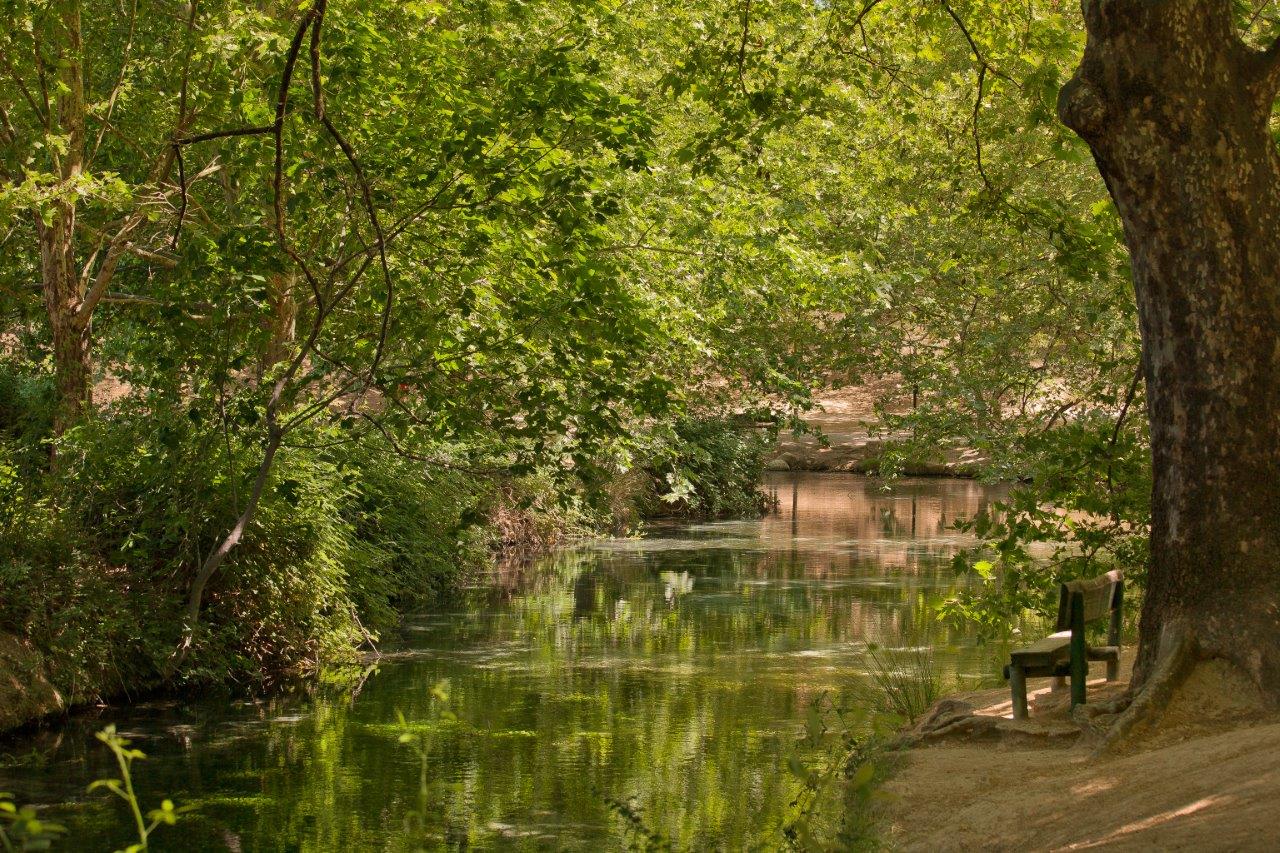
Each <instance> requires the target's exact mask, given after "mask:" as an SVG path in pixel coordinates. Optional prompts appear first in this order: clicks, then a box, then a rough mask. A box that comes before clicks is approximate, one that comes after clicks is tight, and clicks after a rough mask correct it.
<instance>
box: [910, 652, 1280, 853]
mask: <svg viewBox="0 0 1280 853" xmlns="http://www.w3.org/2000/svg"><path fill="white" fill-rule="evenodd" d="M1122 671H1127V667H1126V669H1125V670H1122ZM1032 686H1033V687H1037V688H1039V689H1038V690H1037V693H1038V694H1039V695H1038V698H1039V700H1040V705H1041V707H1039V708H1036V709H1035V710H1033V712H1032V720H1031V722H1030V723H1029V724H1015V723H1013V721H1012V720H1009V721H1007V722H1006V721H1005V720H1003V719H1001V720H999V721H998V725H997V728H998V729H999V730H1000V733H997V732H996V731H994V730H993V729H988V730H986V732H985V734H984V735H983V737H981V738H966V739H965V740H964V741H963V742H957V741H954V740H948V739H944V740H942V741H940V742H938V743H935V744H933V745H926V746H919V747H916V748H914V749H912V750H909V751H908V752H907V753H906V756H905V758H904V760H903V764H902V765H901V767H900V768H899V769H898V771H897V772H896V773H895V774H894V775H893V776H892V778H890V780H889V781H888V782H887V783H886V785H885V792H886V793H887V794H888V795H889V796H888V798H887V799H886V806H885V811H886V813H885V819H886V829H887V833H886V834H887V836H888V840H889V843H890V845H891V847H893V848H896V849H903V850H929V851H946V850H1080V849H1104V850H1195V851H1201V850H1210V851H1216V850H1280V718H1277V717H1276V716H1275V715H1265V714H1263V713H1261V712H1260V711H1259V710H1258V706H1257V705H1256V704H1255V702H1254V701H1253V700H1252V699H1251V698H1250V697H1248V696H1246V695H1244V692H1242V689H1241V686H1240V685H1239V684H1238V683H1236V682H1234V681H1233V680H1232V676H1231V674H1230V673H1229V672H1220V671H1217V670H1215V669H1214V668H1213V665H1211V664H1210V665H1205V664H1202V665H1201V667H1200V668H1199V669H1197V671H1196V673H1195V674H1193V676H1192V677H1191V678H1190V679H1188V681H1187V683H1186V684H1185V685H1184V687H1183V688H1182V689H1180V690H1179V691H1178V693H1177V694H1176V695H1175V698H1174V701H1173V703H1172V704H1171V706H1170V709H1169V711H1168V712H1167V713H1166V714H1165V715H1164V716H1163V717H1162V718H1161V721H1160V723H1159V724H1158V725H1157V726H1156V727H1155V728H1154V729H1152V730H1150V731H1148V732H1147V733H1146V734H1145V735H1143V737H1142V739H1141V740H1139V741H1136V742H1135V743H1133V744H1132V745H1131V746H1130V748H1129V749H1128V750H1127V751H1126V753H1125V754H1122V755H1119V756H1117V757H1105V758H1091V757H1090V745H1089V744H1086V743H1084V742H1083V739H1082V738H1071V739H1067V738H1062V737H1034V736H1033V737H1028V736H1026V735H1025V734H1023V735H1021V736H1018V737H1011V736H1010V734H1011V733H1015V732H1019V731H1024V732H1025V731H1031V732H1041V733H1043V732H1057V733H1058V734H1061V733H1063V732H1065V731H1066V730H1067V729H1069V728H1070V726H1071V725H1073V724H1071V722H1070V720H1069V718H1068V717H1067V715H1066V712H1065V709H1064V706H1063V705H1062V702H1061V701H1060V699H1061V691H1059V692H1057V693H1050V691H1049V689H1048V682H1047V681H1045V682H1042V683H1039V684H1036V683H1033V685H1032ZM1120 687H1121V684H1120V683H1117V684H1116V685H1107V686H1105V687H1104V686H1101V685H1097V686H1091V688H1090V689H1091V699H1093V696H1094V695H1095V694H1096V695H1099V698H1103V697H1104V696H1105V695H1106V694H1111V693H1114V692H1117V691H1118V690H1119V688H1120ZM1247 689H1248V688H1243V690H1244V691H1247ZM964 698H966V699H967V700H968V702H969V703H971V704H974V703H975V700H977V702H978V703H979V704H980V702H981V700H983V699H988V700H990V704H989V705H986V706H982V707H976V713H977V714H979V715H983V714H986V715H991V716H996V717H1004V716H1005V715H1006V714H1008V708H1009V703H1008V700H1007V698H1006V697H1005V696H1004V695H1003V693H1002V692H1000V691H993V692H990V693H987V694H971V695H970V696H968V697H964ZM1046 706H1047V707H1046ZM1077 729H1078V727H1077Z"/></svg>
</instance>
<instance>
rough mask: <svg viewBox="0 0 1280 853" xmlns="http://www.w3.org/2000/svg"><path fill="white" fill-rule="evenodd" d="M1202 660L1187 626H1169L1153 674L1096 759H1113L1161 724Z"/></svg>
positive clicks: (1098, 750)
mask: <svg viewBox="0 0 1280 853" xmlns="http://www.w3.org/2000/svg"><path fill="white" fill-rule="evenodd" d="M1199 659H1200V649H1199V644H1198V643H1196V641H1195V638H1194V637H1193V636H1192V634H1191V632H1190V631H1188V630H1187V628H1186V626H1185V625H1184V624H1183V623H1182V622H1180V621H1179V622H1172V623H1170V624H1168V625H1166V626H1165V628H1164V630H1163V631H1161V632H1160V649H1159V651H1158V652H1157V655H1156V664H1155V668H1154V670H1153V671H1152V673H1151V675H1150V676H1149V677H1148V678H1147V680H1146V683H1145V684H1143V685H1142V687H1141V689H1139V690H1138V692H1137V693H1135V694H1134V696H1133V701H1131V702H1130V703H1129V707H1128V708H1126V709H1125V710H1124V712H1123V713H1121V714H1120V716H1119V717H1118V718H1117V719H1116V721H1115V723H1114V724H1113V725H1112V726H1111V728H1110V730H1109V731H1108V732H1107V733H1106V735H1105V736H1104V737H1103V739H1102V743H1100V744H1099V745H1098V747H1097V748H1096V749H1095V750H1094V752H1093V755H1094V757H1095V758H1097V757H1101V756H1105V755H1114V754H1115V753H1116V752H1118V751H1119V749H1120V747H1121V746H1122V745H1123V744H1125V743H1128V742H1129V741H1130V740H1131V738H1132V737H1133V736H1134V735H1136V734H1138V733H1139V732H1141V731H1143V730H1144V729H1148V728H1150V727H1151V726H1153V725H1155V724H1156V723H1157V722H1159V720H1160V716H1161V715H1162V714H1163V713H1164V710H1165V708H1167V707H1168V705H1169V701H1170V699H1172V697H1173V692H1174V691H1175V690H1177V688H1178V685H1180V684H1181V683H1182V682H1183V681H1184V680H1185V679H1186V677H1187V675H1188V674H1190V672H1191V670H1192V669H1193V668H1194V667H1195V665H1196V663H1197V662H1198V661H1199Z"/></svg>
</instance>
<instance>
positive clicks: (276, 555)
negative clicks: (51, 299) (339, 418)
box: [0, 370, 763, 729]
mask: <svg viewBox="0 0 1280 853" xmlns="http://www.w3.org/2000/svg"><path fill="white" fill-rule="evenodd" d="M0 384H3V385H4V386H5V387H4V388H0V391H3V392H4V393H3V394H0V400H3V401H4V402H3V403H0V527H2V528H3V531H4V534H3V536H0V664H3V670H4V673H5V675H4V677H3V678H2V679H0V729H4V728H9V727H12V726H14V725H19V724H22V723H24V722H27V721H29V720H31V719H34V718H37V717H39V716H42V715H44V714H47V713H50V712H54V711H58V710H61V709H65V708H66V707H69V706H71V705H74V704H79V703H83V702H87V701H93V700H96V699H99V698H102V697H109V696H116V695H122V694H126V693H132V692H135V691H136V690H138V689H144V688H148V687H152V686H156V685H159V684H160V683H161V682H162V681H164V680H165V678H164V674H165V673H166V672H167V671H168V670H169V669H172V668H173V666H172V661H173V660H174V657H173V656H174V652H175V649H176V648H177V645H178V643H179V641H180V639H181V638H182V636H183V627H184V626H183V615H182V614H183V612H184V605H185V600H186V595H187V592H188V589H189V586H190V583H191V578H192V576H193V574H194V571H195V567H196V566H198V565H199V564H200V562H201V560H202V558H203V557H204V556H205V555H207V554H208V553H209V551H210V549H212V548H214V547H216V545H217V542H218V541H219V537H220V536H221V535H223V534H224V533H225V530H226V527H227V524H228V519H234V518H235V517H236V515H237V514H238V512H239V508H240V507H241V506H242V502H243V501H244V499H245V494H244V493H245V491H246V488H247V485H246V481H245V479H244V478H243V477H237V476H233V475H231V474H230V473H229V471H228V465H227V460H228V459H245V460H252V459H253V458H254V453H255V452H256V450H257V449H256V448H255V447H253V446H248V445H245V446H239V445H237V443H236V442H237V439H236V437H235V435H234V434H233V433H229V432H227V431H224V430H222V429H219V428H218V425H217V420H216V418H214V417H213V416H212V415H213V413H210V412H201V411H198V410H195V409H190V408H184V406H183V404H182V403H181V402H180V401H173V400H163V399H141V398H134V397H126V398H124V399H122V400H120V401H117V402H116V403H114V404H113V405H111V406H110V407H108V408H107V409H105V410H104V411H102V412H101V413H99V415H98V416H96V417H94V418H91V419H87V420H85V421H84V422H83V423H81V424H80V425H78V426H77V427H75V428H74V429H72V430H70V431H68V432H67V433H66V434H65V435H64V436H62V437H61V438H60V439H59V440H58V441H57V443H56V454H55V456H54V461H52V462H51V461H50V444H49V435H50V419H49V417H48V406H47V403H48V400H49V394H48V393H47V392H48V390H49V389H48V388H47V384H44V383H42V381H41V377H39V376H38V375H33V376H24V375H21V374H20V373H18V372H15V371H13V370H10V371H8V373H6V374H3V375H0ZM647 447H648V449H647V451H646V453H647V455H648V459H647V460H646V461H645V463H644V464H643V465H636V466H634V467H633V468H630V469H628V470H623V469H621V468H620V467H618V466H616V465H615V466H613V467H609V466H599V467H598V468H596V467H593V468H592V469H591V470H590V472H588V471H587V470H586V469H585V468H584V469H583V470H580V471H577V472H574V471H570V472H568V473H566V472H563V471H560V472H550V471H534V472H532V473H523V474H519V475H516V474H513V473H511V472H510V471H509V470H503V469H501V468H500V467H499V466H497V465H496V464H495V465H491V466H487V467H481V466H478V465H477V463H476V462H475V456H474V454H469V455H467V456H466V457H465V461H462V460H463V459H464V457H463V455H462V454H460V453H457V454H454V455H453V456H451V455H450V454H449V453H448V452H446V451H445V450H441V452H440V453H438V454H436V455H433V456H432V457H431V461H423V459H422V458H421V457H419V458H408V456H406V455H403V454H400V453H397V452H394V451H393V450H392V449H391V448H389V447H388V446H386V445H385V444H383V443H381V442H379V441H378V440H377V436H376V435H375V436H372V437H371V436H364V437H363V439H362V440H353V439H352V438H351V437H349V436H347V435H344V434H343V433H342V431H341V430H339V429H335V428H327V429H323V430H320V429H317V430H312V431H309V432H308V431H304V430H300V431H298V432H297V433H295V434H294V435H293V436H291V440H290V442H289V445H288V446H287V447H285V448H284V449H283V450H282V451H281V457H280V458H279V460H278V462H277V464H276V466H275V467H274V470H273V472H272V476H271V481H270V482H269V483H268V485H267V488H266V489H265V490H264V493H263V497H262V500H261V505H260V507H259V509H258V512H257V514H256V517H255V520H254V522H253V524H252V525H251V526H250V527H249V529H248V530H247V531H246V534H245V538H244V540H243V541H242V542H241V544H240V546H239V547H238V548H236V550H235V551H234V552H233V554H232V556H231V558H230V559H228V561H227V563H226V564H225V565H224V566H223V567H222V569H221V570H220V572H219V573H218V574H217V575H216V576H215V578H214V579H213V580H212V581H211V582H210V585H209V587H208V589H207V591H206V594H205V596H204V603H203V608H202V615H201V622H200V628H199V630H198V631H197V633H196V635H195V641H194V643H193V645H192V647H191V648H190V650H189V652H188V653H187V654H186V655H185V656H183V657H182V658H181V662H180V664H179V665H178V666H177V668H176V670H175V671H174V672H172V673H170V678H169V679H168V681H169V682H170V683H171V684H172V685H173V686H175V687H181V688H187V689H191V688H198V687H201V686H207V685H213V684H220V683H234V684H237V685H242V686H245V687H248V688H251V689H261V688H264V687H267V686H270V685H271V684H273V683H275V682H278V681H280V680H282V679H286V678H290V677H296V676H298V675H302V674H306V673H310V672H313V671H315V670H317V669H318V668H319V667H321V666H324V665H328V664H340V663H343V662H351V661H354V660H356V659H357V658H358V656H359V654H360V650H361V647H362V646H364V647H367V645H368V643H370V642H376V641H377V638H378V637H379V636H381V635H384V634H385V632H386V631H387V630H388V629H390V628H392V627H394V625H395V624H396V622H397V620H398V618H399V614H401V613H402V612H405V611H406V610H414V609H421V608H427V607H430V606H431V604H432V602H434V601H436V600H437V599H438V598H439V597H440V596H441V595H443V594H447V593H448V592H449V591H450V590H452V589H454V588H455V587H456V586H457V585H458V582H459V579H460V578H462V577H464V576H466V575H467V574H468V573H469V572H472V571H474V570H476V569H478V568H480V567H482V566H484V565H485V564H486V563H487V562H488V561H490V560H492V559H493V558H494V557H495V555H497V554H499V553H501V552H525V553H528V552H531V551H536V550H540V549H544V548H546V547H548V546H550V545H552V544H554V543H555V542H556V541H558V540H560V539H563V538H565V537H569V536H575V535H584V534H587V533H590V532H592V531H594V530H603V529H606V528H609V527H611V526H613V527H616V526H618V525H619V524H623V525H626V524H627V523H629V522H634V521H635V520H636V519H638V518H640V517H643V516H645V515H652V514H658V513H661V514H669V513H672V512H675V513H679V514H686V515H687V514H702V515H709V514H721V515H723V514H739V515H741V514H747V513H750V512H756V511H759V509H760V506H761V504H760V500H761V498H760V496H759V490H758V485H759V479H760V472H761V468H762V463H761V459H762V450H763V443H762V441H761V440H760V439H758V438H754V437H751V435H750V433H749V431H748V430H746V429H740V428H737V427H735V426H734V424H733V423H732V422H730V421H725V420H718V419H695V418H689V419H687V420H685V421H682V422H680V423H679V424H677V425H676V426H675V427H674V428H667V427H663V428H662V429H655V430H654V431H653V438H652V440H651V441H650V442H649V444H648V445H647ZM415 455H416V454H415Z"/></svg>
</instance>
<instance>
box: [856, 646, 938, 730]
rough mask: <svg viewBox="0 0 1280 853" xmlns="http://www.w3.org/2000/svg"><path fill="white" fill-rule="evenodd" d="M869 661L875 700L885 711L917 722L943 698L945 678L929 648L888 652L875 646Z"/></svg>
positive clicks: (868, 647)
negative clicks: (943, 678)
mask: <svg viewBox="0 0 1280 853" xmlns="http://www.w3.org/2000/svg"><path fill="white" fill-rule="evenodd" d="M867 659H868V661H869V666H868V667H867V674H868V675H869V676H870V677H871V683H872V685H873V686H874V696H873V700H874V703H875V705H876V706H877V707H878V708H879V709H880V710H882V711H887V712H889V713H892V714H897V715H898V716H900V717H903V718H905V719H906V720H907V722H909V723H915V721H916V720H917V719H919V718H920V717H921V716H922V715H923V714H924V712H925V711H927V710H929V708H930V706H932V705H933V703H934V702H936V701H938V699H939V697H941V695H942V689H943V685H942V676H941V674H940V673H939V672H938V667H937V662H936V661H935V660H934V657H933V649H932V648H930V647H929V646H927V645H920V646H915V647H913V648H910V649H886V648H883V647H881V646H877V645H876V644H874V643H872V644H871V645H869V646H867Z"/></svg>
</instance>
